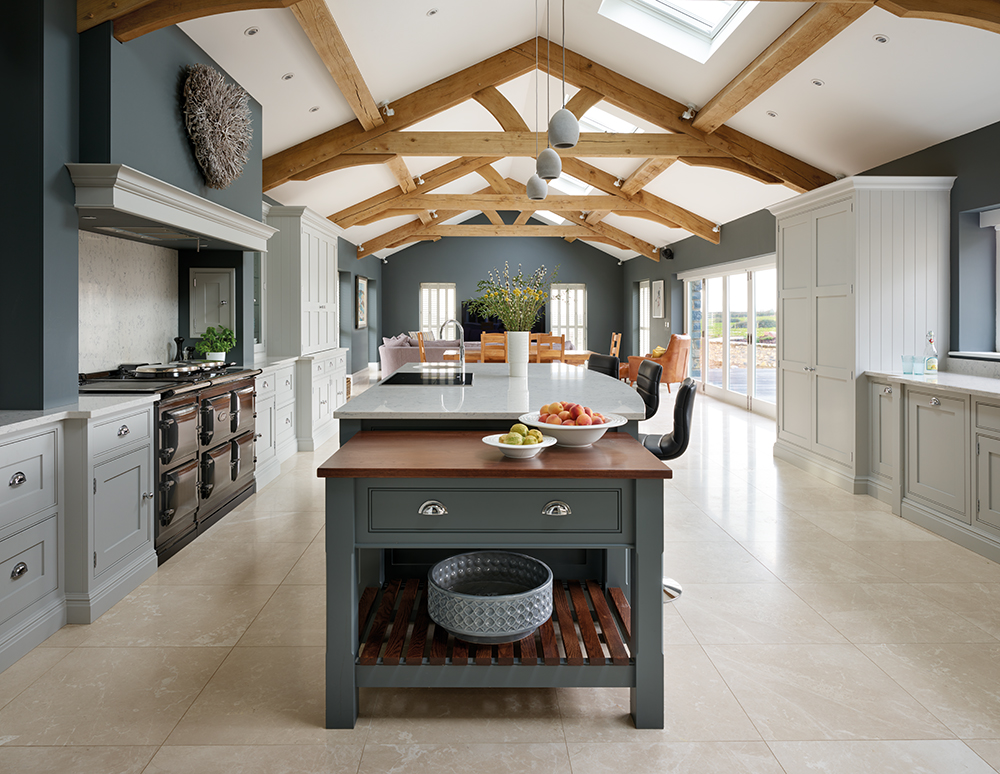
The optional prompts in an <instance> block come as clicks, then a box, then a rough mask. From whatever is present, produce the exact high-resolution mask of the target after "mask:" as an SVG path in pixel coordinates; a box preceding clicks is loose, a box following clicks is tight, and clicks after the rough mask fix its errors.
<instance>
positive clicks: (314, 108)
mask: <svg viewBox="0 0 1000 774" xmlns="http://www.w3.org/2000/svg"><path fill="white" fill-rule="evenodd" d="M309 112H310V113H318V112H319V105H313V106H312V107H311V108H309Z"/></svg>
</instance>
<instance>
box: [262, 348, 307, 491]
mask: <svg viewBox="0 0 1000 774" xmlns="http://www.w3.org/2000/svg"><path fill="white" fill-rule="evenodd" d="M256 388H257V433H258V436H257V472H256V476H255V477H256V480H257V488H258V489H260V488H261V487H264V486H267V484H269V483H270V482H271V481H273V480H274V479H275V478H277V476H278V474H279V473H280V472H281V463H282V462H284V461H285V460H287V459H288V458H289V457H291V456H292V455H293V454H295V452H296V451H298V439H297V437H296V435H295V364H294V362H292V363H290V364H288V365H275V366H271V367H267V368H264V369H262V371H261V374H260V375H259V376H258V377H257V380H256Z"/></svg>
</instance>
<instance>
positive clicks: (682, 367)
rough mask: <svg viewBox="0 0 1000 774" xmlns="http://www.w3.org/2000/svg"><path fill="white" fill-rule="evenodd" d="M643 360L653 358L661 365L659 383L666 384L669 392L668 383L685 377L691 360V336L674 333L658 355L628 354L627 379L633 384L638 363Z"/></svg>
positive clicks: (637, 372) (680, 380)
mask: <svg viewBox="0 0 1000 774" xmlns="http://www.w3.org/2000/svg"><path fill="white" fill-rule="evenodd" d="M643 360H653V361H655V362H657V363H659V364H660V365H661V366H663V373H662V374H661V375H660V383H661V384H666V385H667V392H670V385H671V384H676V383H677V382H683V381H684V380H685V379H686V378H687V372H688V363H689V362H690V360H691V337H690V336H686V335H683V334H680V333H675V334H674V335H673V336H671V337H670V343H669V344H667V351H666V352H664V353H663V354H662V355H661V356H660V357H653V356H652V355H644V356H642V357H639V356H638V355H629V358H628V381H629V384H635V380H636V379H637V378H638V376H639V363H641V362H642V361H643Z"/></svg>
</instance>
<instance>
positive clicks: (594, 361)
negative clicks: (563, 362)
mask: <svg viewBox="0 0 1000 774" xmlns="http://www.w3.org/2000/svg"><path fill="white" fill-rule="evenodd" d="M587 370H588V371H597V372H598V373H601V374H607V375H608V376H610V377H611V378H612V379H617V378H618V358H617V357H613V356H612V355H599V354H597V353H596V352H595V353H594V354H593V355H591V356H590V357H589V358H588V359H587Z"/></svg>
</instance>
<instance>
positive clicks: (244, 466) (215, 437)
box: [80, 361, 260, 564]
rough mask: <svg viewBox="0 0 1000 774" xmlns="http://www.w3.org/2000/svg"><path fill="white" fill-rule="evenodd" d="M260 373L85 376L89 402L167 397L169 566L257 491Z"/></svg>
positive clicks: (223, 369)
mask: <svg viewBox="0 0 1000 774" xmlns="http://www.w3.org/2000/svg"><path fill="white" fill-rule="evenodd" d="M259 373H260V371H259V370H251V369H244V368H240V367H238V366H232V365H231V364H225V363H218V362H212V361H207V362H198V361H184V362H180V363H157V364H153V365H149V364H141V365H139V364H123V365H121V366H119V367H118V369H117V370H114V371H102V372H98V373H92V374H81V375H80V392H81V393H85V394H91V395H93V394H118V395H121V394H129V393H135V394H150V393H159V395H160V399H159V400H158V401H156V403H155V422H156V433H155V437H156V446H155V463H156V479H155V480H156V482H157V500H156V540H155V546H156V554H157V557H158V559H159V561H160V563H161V564H162V563H163V562H164V561H166V560H167V559H169V558H170V557H171V556H173V555H174V554H175V553H177V552H178V551H179V550H180V549H181V548H183V547H184V546H185V545H187V544H188V543H190V542H191V541H192V540H194V539H195V538H197V537H198V536H199V535H200V534H201V533H202V532H204V531H205V530H206V529H208V528H209V527H210V526H212V525H213V524H214V523H215V522H217V521H218V520H219V519H221V518H222V517H223V516H225V515H226V514H227V513H229V511H231V510H232V509H233V508H235V507H236V506H237V505H239V504H240V503H241V502H243V501H244V500H246V499H247V498H248V497H250V495H252V494H253V493H254V492H255V491H256V487H255V485H254V469H255V464H256V453H255V446H256V441H257V433H256V416H257V413H256V400H255V398H256V396H257V393H256V391H255V390H254V377H255V376H256V375H257V374H259Z"/></svg>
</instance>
